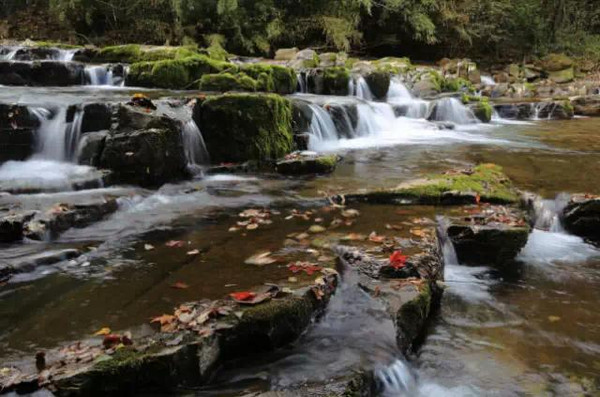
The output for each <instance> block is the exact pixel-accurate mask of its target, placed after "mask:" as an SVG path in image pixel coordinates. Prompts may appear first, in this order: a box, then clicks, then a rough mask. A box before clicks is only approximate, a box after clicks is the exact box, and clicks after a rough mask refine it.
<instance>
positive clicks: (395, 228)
mask: <svg viewBox="0 0 600 397" xmlns="http://www.w3.org/2000/svg"><path fill="white" fill-rule="evenodd" d="M385 228H386V229H387V230H402V229H404V227H402V226H400V225H390V224H389V223H387V224H386V225H385Z"/></svg>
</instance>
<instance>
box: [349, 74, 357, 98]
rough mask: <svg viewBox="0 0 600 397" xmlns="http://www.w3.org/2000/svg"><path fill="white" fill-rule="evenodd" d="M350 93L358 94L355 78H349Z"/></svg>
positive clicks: (351, 94) (352, 94)
mask: <svg viewBox="0 0 600 397" xmlns="http://www.w3.org/2000/svg"><path fill="white" fill-rule="evenodd" d="M348 95H350V96H356V86H355V84H354V79H353V78H350V79H348Z"/></svg>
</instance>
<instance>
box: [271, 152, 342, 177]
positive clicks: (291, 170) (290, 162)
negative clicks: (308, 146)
mask: <svg viewBox="0 0 600 397" xmlns="http://www.w3.org/2000/svg"><path fill="white" fill-rule="evenodd" d="M338 161H339V158H338V156H337V155H335V154H331V155H321V156H319V155H317V154H316V153H315V154H312V153H302V152H301V153H297V154H294V155H292V156H287V157H286V158H285V159H284V160H281V161H278V162H277V164H276V169H277V172H279V173H280V174H283V175H306V174H328V173H331V172H333V171H334V170H335V167H336V165H337V163H338Z"/></svg>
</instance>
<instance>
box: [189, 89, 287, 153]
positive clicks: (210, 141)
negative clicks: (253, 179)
mask: <svg viewBox="0 0 600 397" xmlns="http://www.w3.org/2000/svg"><path fill="white" fill-rule="evenodd" d="M194 118H195V119H197V120H198V125H201V126H202V132H203V136H204V140H205V142H206V146H207V148H208V152H209V153H210V157H211V159H212V160H213V161H214V162H216V163H221V162H243V161H247V160H257V161H269V160H275V159H277V158H281V157H283V156H285V155H286V154H288V153H290V152H291V151H292V147H293V137H292V105H291V103H290V101H289V100H288V99H286V98H284V97H281V96H279V95H276V94H226V95H220V96H214V97H209V98H208V99H206V100H205V101H203V102H202V103H199V104H198V105H197V107H196V109H195V110H194Z"/></svg>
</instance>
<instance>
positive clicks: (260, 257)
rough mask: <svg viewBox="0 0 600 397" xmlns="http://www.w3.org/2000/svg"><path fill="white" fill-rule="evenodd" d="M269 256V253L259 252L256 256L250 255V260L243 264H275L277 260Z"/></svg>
mask: <svg viewBox="0 0 600 397" xmlns="http://www.w3.org/2000/svg"><path fill="white" fill-rule="evenodd" d="M270 255H271V252H270V251H266V252H261V253H258V254H256V255H252V256H251V257H250V258H248V259H246V260H245V261H244V263H245V264H247V265H255V266H265V265H270V264H271V263H275V262H277V259H275V258H273V257H271V256H270Z"/></svg>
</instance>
